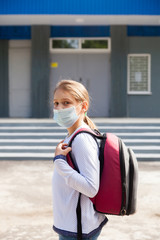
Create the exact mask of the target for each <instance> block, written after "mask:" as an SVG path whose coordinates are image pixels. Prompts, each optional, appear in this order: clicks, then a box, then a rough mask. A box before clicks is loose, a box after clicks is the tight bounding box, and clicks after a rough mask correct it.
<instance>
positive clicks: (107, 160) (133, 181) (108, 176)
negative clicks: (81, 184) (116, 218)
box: [67, 128, 138, 239]
mask: <svg viewBox="0 0 160 240" xmlns="http://www.w3.org/2000/svg"><path fill="white" fill-rule="evenodd" d="M81 133H87V134H90V135H91V136H92V137H94V138H95V140H97V139H99V140H100V144H99V150H100V151H99V153H100V154H99V161H100V186H99V191H98V193H97V195H96V196H95V197H93V198H90V200H91V201H92V202H93V205H94V208H95V210H96V211H97V212H100V213H104V214H112V215H121V216H123V215H130V214H133V213H135V212H136V203H137V186H138V163H137V159H136V157H135V154H134V153H133V151H132V149H131V148H127V147H126V145H125V144H124V143H123V141H122V140H121V139H120V138H118V137H117V136H116V135H114V134H112V133H105V134H103V135H102V134H100V133H98V132H94V131H92V130H90V129H85V128H82V129H79V130H78V131H77V132H76V133H75V134H74V135H73V136H72V138H71V140H70V142H69V146H71V145H72V142H73V140H74V139H75V137H76V136H77V135H78V134H81ZM67 162H68V164H69V165H70V166H71V167H72V168H74V169H75V170H77V171H78V172H79V169H77V167H76V166H75V164H74V162H73V159H72V156H71V152H69V154H67ZM78 202H79V203H78V204H77V209H78V208H80V197H79V201H78ZM77 211H78V210H77ZM79 211H80V210H79ZM77 218H79V217H77ZM78 221H80V220H78ZM79 227H80V226H79ZM78 239H81V238H78Z"/></svg>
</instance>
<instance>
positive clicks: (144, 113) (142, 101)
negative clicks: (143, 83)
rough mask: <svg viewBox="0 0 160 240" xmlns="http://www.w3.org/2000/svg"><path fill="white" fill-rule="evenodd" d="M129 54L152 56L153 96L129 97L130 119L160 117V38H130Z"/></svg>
mask: <svg viewBox="0 0 160 240" xmlns="http://www.w3.org/2000/svg"><path fill="white" fill-rule="evenodd" d="M128 47H129V53H148V54H151V92H152V94H151V95H128V97H127V98H128V101H127V115H128V116H129V117H160V107H159V104H160V37H128Z"/></svg>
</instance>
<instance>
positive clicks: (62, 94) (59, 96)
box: [54, 89, 82, 115]
mask: <svg viewBox="0 0 160 240" xmlns="http://www.w3.org/2000/svg"><path fill="white" fill-rule="evenodd" d="M73 106H75V107H76V111H77V114H78V115H79V114H80V113H81V111H82V104H80V102H78V101H76V100H75V98H74V97H73V96H72V95H71V94H70V93H68V92H67V91H65V90H63V89H57V90H56V92H55V94H54V109H56V110H60V109H65V108H69V107H73Z"/></svg>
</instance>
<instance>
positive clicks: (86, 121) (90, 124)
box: [83, 116, 98, 130]
mask: <svg viewBox="0 0 160 240" xmlns="http://www.w3.org/2000/svg"><path fill="white" fill-rule="evenodd" d="M83 121H84V122H85V123H86V124H87V125H88V126H89V127H90V128H91V129H92V130H98V129H97V127H96V125H95V124H94V123H93V122H92V120H91V119H90V118H89V117H88V116H84V119H83Z"/></svg>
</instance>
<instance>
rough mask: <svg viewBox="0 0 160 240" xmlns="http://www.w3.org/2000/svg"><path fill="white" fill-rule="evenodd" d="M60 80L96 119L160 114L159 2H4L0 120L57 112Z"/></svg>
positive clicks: (1, 7)
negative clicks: (73, 87)
mask: <svg viewBox="0 0 160 240" xmlns="http://www.w3.org/2000/svg"><path fill="white" fill-rule="evenodd" d="M61 79H74V80H76V81H80V82H82V83H83V84H84V85H85V86H86V88H87V89H88V91H89V93H90V96H91V108H90V112H89V115H90V116H92V117H142V118H143V117H144V118H148V117H150V118H159V117H160V107H159V102H160V1H159V0H147V1H146V0H141V1H139V0H134V1H133V0H112V1H110V0H99V1H97V0H59V1H58V0H54V1H52V0H21V1H19V0H2V1H0V117H10V118H12V117H14V118H48V117H52V114H53V113H52V109H53V104H52V100H53V89H54V87H55V84H56V83H57V81H59V80H61Z"/></svg>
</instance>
